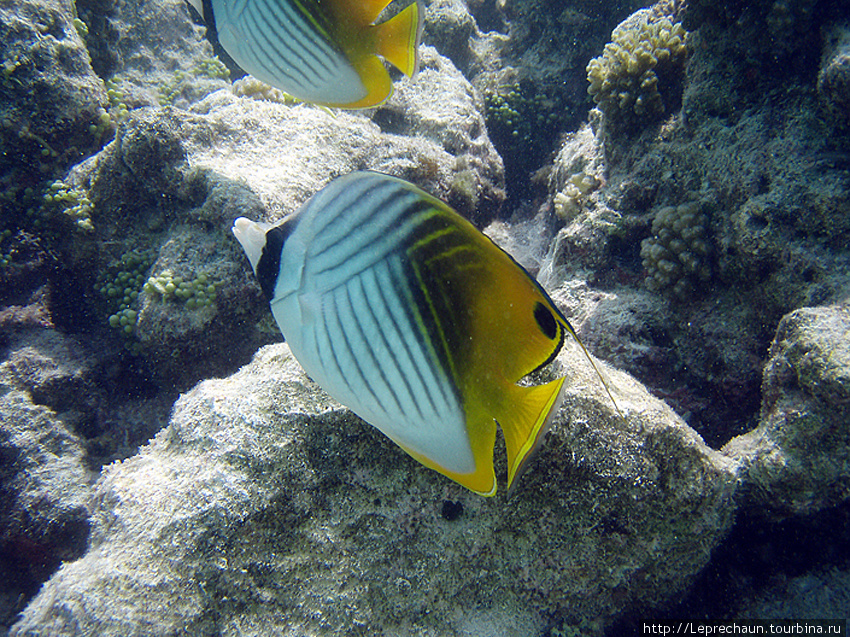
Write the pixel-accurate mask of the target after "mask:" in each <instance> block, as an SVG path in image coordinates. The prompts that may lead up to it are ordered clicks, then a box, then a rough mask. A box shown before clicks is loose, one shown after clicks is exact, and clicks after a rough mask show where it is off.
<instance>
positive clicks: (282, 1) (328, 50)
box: [189, 0, 424, 108]
mask: <svg viewBox="0 0 850 637" xmlns="http://www.w3.org/2000/svg"><path fill="white" fill-rule="evenodd" d="M189 2H190V4H191V5H192V6H193V7H195V9H196V10H197V11H198V12H199V13H200V14H201V15H202V16H203V18H204V19H205V20H206V21H207V22H208V23H209V22H212V23H214V25H215V28H216V30H217V31H218V39H219V43H220V44H221V46H222V47H223V48H224V50H225V51H227V53H228V55H230V56H231V57H232V58H233V60H234V61H235V62H236V63H237V64H239V66H241V67H242V69H243V70H244V71H246V72H247V73H250V74H251V75H253V76H254V77H256V78H257V79H259V80H261V81H263V82H265V83H267V84H270V85H272V86H274V87H276V88H279V89H280V90H282V91H285V92H286V93H289V94H290V95H292V96H294V97H296V98H298V99H300V100H302V101H305V102H311V103H314V104H319V105H322V106H332V107H339V108H366V107H369V106H375V105H377V104H379V103H380V102H382V101H383V100H385V99H386V98H387V97H389V96H390V94H391V93H392V80H391V78H390V76H389V73H388V72H387V69H386V68H385V67H384V65H383V63H382V62H381V60H380V59H379V58H378V56H379V55H380V56H382V57H384V58H385V59H386V60H387V61H389V62H390V63H392V64H393V65H394V66H396V67H397V68H398V69H399V70H401V71H402V72H404V73H405V74H407V75H408V76H412V75H413V73H414V72H415V71H416V67H417V49H418V45H419V38H420V36H421V32H422V20H423V14H424V10H423V7H422V4H421V2H422V0H415V1H414V2H413V4H411V5H410V6H408V7H407V8H406V9H404V10H403V11H401V12H400V13H398V14H396V15H395V16H393V17H392V18H391V19H389V20H387V21H385V22H382V23H380V24H375V23H374V22H375V20H376V19H377V18H378V16H379V14H380V13H381V11H382V10H383V9H384V8H385V7H386V6H387V5H388V4H389V3H390V0H207V2H208V3H204V0H189ZM205 8H206V10H205Z"/></svg>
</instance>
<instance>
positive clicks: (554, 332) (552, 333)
mask: <svg viewBox="0 0 850 637" xmlns="http://www.w3.org/2000/svg"><path fill="white" fill-rule="evenodd" d="M534 320H536V321H537V325H538V326H539V327H540V329H541V331H542V332H543V333H544V334H545V335H546V337H547V338H550V339H552V340H554V339H555V337H556V336H558V323H557V321H555V317H554V316H552V312H551V311H550V310H549V308H547V307H546V306H545V305H543V304H542V303H541V302H540V301H538V302H537V303H536V304H535V305H534Z"/></svg>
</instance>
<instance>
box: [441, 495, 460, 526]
mask: <svg viewBox="0 0 850 637" xmlns="http://www.w3.org/2000/svg"><path fill="white" fill-rule="evenodd" d="M462 513H463V504H461V503H460V501H458V502H452V501H451V500H443V508H442V510H441V511H440V514H441V515H442V516H443V518H445V519H446V520H448V521H449V522H451V521H452V520H457V519H458V518H459V517H460V516H461V514H462Z"/></svg>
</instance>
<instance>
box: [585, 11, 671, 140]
mask: <svg viewBox="0 0 850 637" xmlns="http://www.w3.org/2000/svg"><path fill="white" fill-rule="evenodd" d="M686 53H687V45H686V33H685V29H684V28H683V27H682V25H681V24H680V23H678V22H672V21H671V20H670V19H669V18H659V17H657V16H656V15H655V13H654V12H653V11H652V10H651V9H646V10H644V11H638V12H636V13H634V14H633V15H631V16H630V17H629V18H628V19H627V20H625V21H624V22H623V23H622V24H620V25H619V26H618V27H617V28H616V29H614V31H613V32H612V33H611V42H609V43H608V44H606V45H605V49H604V51H603V53H602V55H601V56H600V57H597V58H594V59H592V60H591V61H590V62H589V63H588V65H587V79H588V81H589V82H590V86H589V87H588V88H587V92H588V93H589V94H590V95H591V96H592V97H593V100H594V102H596V103H597V104H598V105H599V108H600V109H601V110H602V112H603V113H604V115H605V120H604V122H605V125H606V126H607V127H608V128H609V129H610V130H611V131H612V132H614V133H619V132H632V131H635V130H639V129H640V128H641V127H642V126H643V125H645V123H647V122H652V121H654V120H657V119H658V118H660V117H661V116H662V115H663V114H664V113H665V112H669V109H670V108H671V106H672V105H673V104H675V103H676V102H677V101H678V95H677V88H676V87H678V86H680V83H679V82H677V80H679V79H680V76H681V74H682V73H683V69H684V63H685V58H686Z"/></svg>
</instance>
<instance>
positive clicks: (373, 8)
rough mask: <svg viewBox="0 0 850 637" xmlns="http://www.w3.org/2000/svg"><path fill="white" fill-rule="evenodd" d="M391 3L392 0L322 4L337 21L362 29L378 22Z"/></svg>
mask: <svg viewBox="0 0 850 637" xmlns="http://www.w3.org/2000/svg"><path fill="white" fill-rule="evenodd" d="M390 2H392V0H322V4H323V5H324V6H325V7H327V10H328V11H329V12H330V14H331V15H333V16H334V18H335V19H336V20H338V21H339V22H346V23H350V24H354V25H357V26H360V27H365V26H368V25H370V24H372V23H373V22H374V21H375V20H377V19H378V16H379V15H381V11H383V10H384V9H385V8H386V7H387V5H389V4H390Z"/></svg>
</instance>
